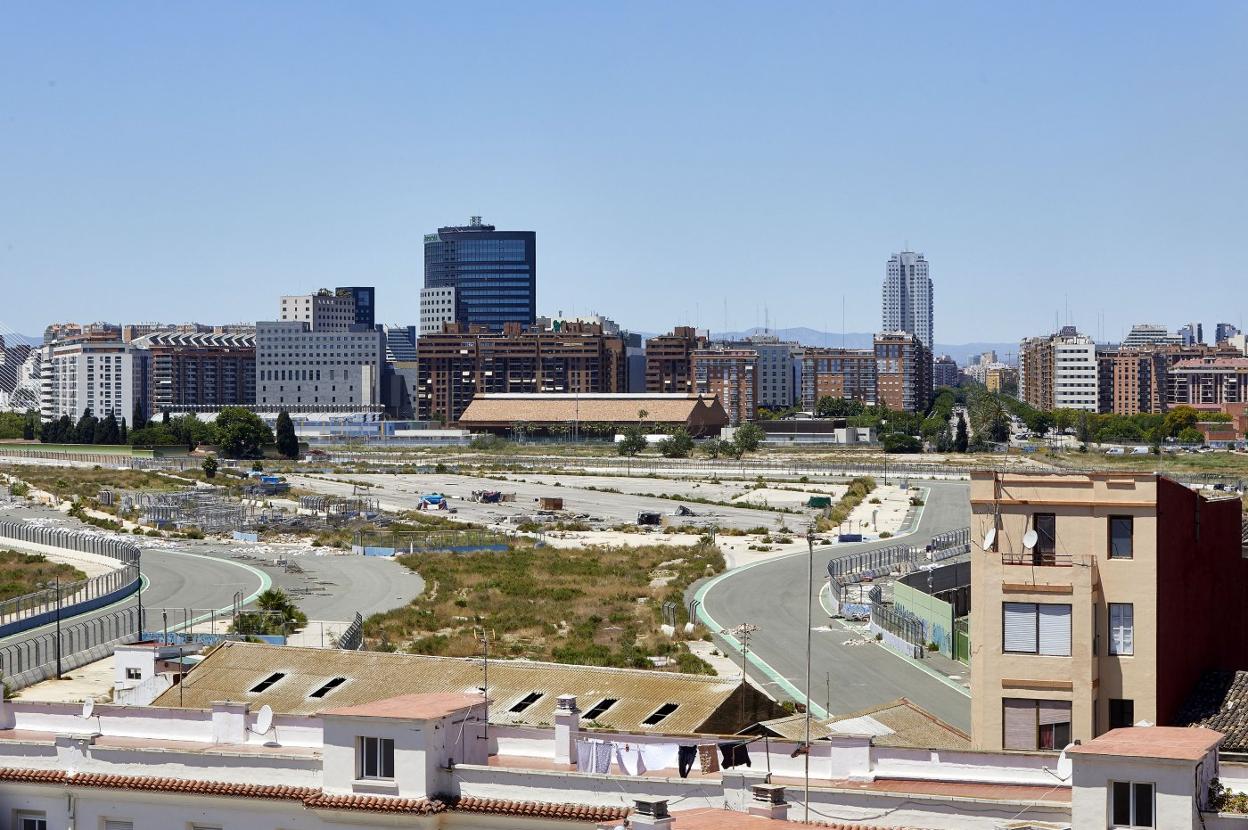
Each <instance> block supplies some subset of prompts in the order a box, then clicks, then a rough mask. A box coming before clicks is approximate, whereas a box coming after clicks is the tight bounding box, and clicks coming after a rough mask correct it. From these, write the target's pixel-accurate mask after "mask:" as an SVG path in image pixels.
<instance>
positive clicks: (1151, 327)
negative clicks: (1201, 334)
mask: <svg viewBox="0 0 1248 830" xmlns="http://www.w3.org/2000/svg"><path fill="white" fill-rule="evenodd" d="M1122 345H1123V346H1124V347H1137V346H1182V345H1183V338H1182V337H1181V336H1179V335H1177V334H1171V333H1170V332H1169V331H1167V330H1166V327H1165V326H1161V325H1158V324H1156V323H1136V324H1135V325H1134V326H1132V327H1131V332H1130V333H1129V334H1128V335H1127V336H1126V337H1125V338H1123V341H1122Z"/></svg>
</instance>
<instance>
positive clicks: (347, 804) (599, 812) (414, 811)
mask: <svg viewBox="0 0 1248 830" xmlns="http://www.w3.org/2000/svg"><path fill="white" fill-rule="evenodd" d="M0 781H8V782H22V783H31V784H68V785H73V786H75V787H93V788H97V789H110V790H132V791H136V792H161V793H182V794H187V795H207V796H222V797H226V798H265V799H274V800H286V801H300V802H302V803H303V806H304V807H306V808H308V809H312V810H360V811H364V812H372V813H394V814H404V815H432V814H434V813H443V812H446V811H448V810H452V811H456V812H462V813H487V814H491V815H500V816H523V817H526V818H548V819H564V820H567V821H584V822H609V821H619V820H622V819H624V818H625V817H626V816H627V815H628V809H627V808H624V807H602V806H597V805H592V804H554V803H545V802H540V801H508V800H505V799H498V798H474V797H463V798H457V799H450V800H448V801H442V800H439V799H434V798H395V797H392V796H384V795H354V794H342V795H339V794H330V793H325V792H323V791H322V790H320V789H318V788H316V787H286V786H279V785H269V784H239V783H235V782H228V781H195V780H189V779H185V778H167V777H156V776H142V775H108V774H105V773H94V772H84V773H78V774H76V775H70V774H68V773H67V772H65V771H64V770H50V769H21V768H5V767H0Z"/></svg>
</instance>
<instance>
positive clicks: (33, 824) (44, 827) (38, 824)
mask: <svg viewBox="0 0 1248 830" xmlns="http://www.w3.org/2000/svg"><path fill="white" fill-rule="evenodd" d="M15 818H16V821H14V826H15V827H16V828H17V830H48V817H47V815H46V814H45V813H26V812H22V813H18V814H17V815H16V817H15Z"/></svg>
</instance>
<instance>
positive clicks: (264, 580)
mask: <svg viewBox="0 0 1248 830" xmlns="http://www.w3.org/2000/svg"><path fill="white" fill-rule="evenodd" d="M160 552H161V553H171V554H173V555H175V556H190V557H192V558H194V559H208V560H210V561H212V562H221V563H223V564H226V565H233V566H234V567H236V568H242V569H243V570H245V571H250V572H251V574H252V576H255V577H257V578H258V579H259V580H260V588H259V589H258V590H257V591H256V592H255V593H253V594H252V595H251V596H248V597H244V598H243V605H250V604H251V603H253V602H255V601H256V597H258V596H260V595H261V594H263V593H264V592H265V591H267V590H269V588H271V587H273V579H272V578H271V577H270V576H269V575H268V574H266V573H265V572H264V571H262V570H260V569H259V568H253V567H252V566H251V565H244V564H243V563H242V562H231V561H230V560H228V559H221V558H219V557H216V556H206V555H204V554H202V553H187V552H186V551H181V550H162V551H160ZM145 578H146V577H145ZM233 610H234V605H233V603H231V604H230V605H227V606H225V607H224V608H218V609H216V610H215V611H209V612H208V613H207V614H200V615H199V616H198V617H193V618H191V619H189V620H187V621H186V622H183V623H180V624H179V625H176V626H170V627H169V630H170V631H178V630H179V629H182V628H189V627H191V626H193V625H197V624H199V623H201V622H203V621H204V620H210V619H212V618H213V617H214V616H215V615H217V614H225V613H228V612H232V611H233Z"/></svg>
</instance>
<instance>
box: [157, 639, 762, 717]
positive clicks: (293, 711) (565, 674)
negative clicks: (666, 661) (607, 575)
mask: <svg viewBox="0 0 1248 830" xmlns="http://www.w3.org/2000/svg"><path fill="white" fill-rule="evenodd" d="M489 677H490V683H489V688H490V698H491V699H492V700H493V701H494V703H495V706H494V707H492V708H491V710H490V722H491V723H511V724H533V725H537V724H543V723H551V722H553V719H554V716H555V713H556V710H557V708H558V697H559V695H561V694H573V695H576V696H577V698H578V699H579V700H581V701H582V703H583V704H584V711H585V720H586V722H593V723H596V724H600V725H602V726H603V727H606V728H610V729H620V730H625V731H641V732H653V731H665V732H676V733H686V734H700V733H712V734H733V733H735V732H737V731H739V730H740V729H742V728H744V727H745V726H747V725H748V724H751V723H755V722H757V721H760V720H766V719H769V718H774V717H779V716H780V715H782V714H784V712H783V710H782V709H781V708H780V706H779V705H778V704H777V703H776V702H775V701H773V700H772V699H771V698H769V697H767V696H766V695H764V694H763V693H761V692H759V691H758V690H757V689H755V688H754V687H753V686H751V685H748V684H745V685H743V684H742V683H741V682H740V679H739V678H735V677H716V676H714V675H700V674H678V673H675V672H662V671H637V670H635V669H613V668H604V667H598V666H573V665H565V664H562V663H543V662H537V661H532V660H497V661H495V660H491V661H490V665H489ZM484 685H485V672H484V665H483V661H481V660H479V659H475V658H461V657H432V656H427V655H416V654H398V653H388V652H382V651H342V650H334V649H319V648H297V647H294V646H270V645H262V644H253V643H234V642H228V643H224V644H222V645H221V647H219V648H217V649H216V650H214V651H213V652H212V653H210V654H209V655H208V656H207V657H205V658H204V659H203V660H202V661H201V662H200V663H199V664H198V665H197V666H196V668H195V669H194V670H193V671H192V672H191V673H190V674H188V675H187V677H186V679H185V680H184V681H183V682H182V684H181V685H180V686H174V687H173V688H171V689H170V690H169V691H167V692H165V693H164V694H163V695H162V696H160V697H158V698H157V699H156V700H155V701H154V702H153V705H154V706H163V707H173V708H179V707H183V706H192V707H204V708H207V707H209V706H211V705H212V702H213V701H215V700H233V701H245V702H246V703H247V704H248V705H249V706H250V707H251V708H252V709H253V710H255V709H258V708H259V707H261V706H265V705H267V706H270V707H272V709H273V711H274V712H277V713H279V714H287V715H312V714H316V713H318V712H321V711H322V710H324V709H325V708H327V707H333V706H350V705H360V704H369V703H374V702H376V701H378V700H383V699H385V698H388V697H391V696H393V695H398V694H426V693H431V692H443V691H455V692H457V693H459V692H463V693H479V692H480V689H481V687H482V686H484Z"/></svg>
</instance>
